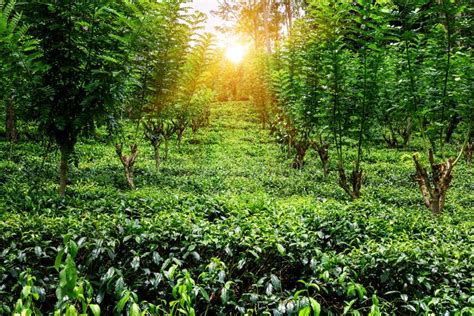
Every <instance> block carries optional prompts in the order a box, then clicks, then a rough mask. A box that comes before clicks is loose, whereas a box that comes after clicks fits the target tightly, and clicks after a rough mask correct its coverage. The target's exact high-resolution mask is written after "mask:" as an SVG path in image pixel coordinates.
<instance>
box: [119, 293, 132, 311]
mask: <svg viewBox="0 0 474 316" xmlns="http://www.w3.org/2000/svg"><path fill="white" fill-rule="evenodd" d="M129 299H130V294H129V293H128V292H127V293H126V294H125V295H124V296H123V297H122V298H121V299H120V301H119V302H118V304H117V311H118V312H119V313H120V312H122V311H123V309H124V307H125V304H127V302H128V300H129Z"/></svg>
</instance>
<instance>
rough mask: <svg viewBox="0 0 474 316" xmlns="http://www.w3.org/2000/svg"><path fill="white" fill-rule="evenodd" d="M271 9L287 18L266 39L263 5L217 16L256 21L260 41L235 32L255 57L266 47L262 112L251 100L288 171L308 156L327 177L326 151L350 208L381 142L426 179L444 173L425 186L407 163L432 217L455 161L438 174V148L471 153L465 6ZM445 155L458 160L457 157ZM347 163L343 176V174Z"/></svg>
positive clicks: (332, 4)
mask: <svg viewBox="0 0 474 316" xmlns="http://www.w3.org/2000/svg"><path fill="white" fill-rule="evenodd" d="M273 4H274V5H275V6H274V7H273V6H272V8H274V9H275V10H274V11H272V12H273V13H272V14H273V15H272V16H280V17H285V13H289V12H290V11H291V10H292V11H291V12H292V14H290V16H286V17H285V18H283V19H281V20H279V21H281V24H278V26H279V27H278V30H277V31H275V32H273V33H271V34H273V35H272V36H266V35H268V34H270V33H265V27H264V26H265V21H266V20H267V18H268V17H267V16H266V15H265V12H264V9H265V5H266V2H265V1H263V2H246V6H244V5H242V6H237V5H236V4H235V3H234V5H231V2H224V4H223V6H222V7H221V11H220V13H221V14H225V13H227V15H228V17H229V19H235V18H236V17H237V18H238V21H242V20H248V21H249V22H247V23H250V22H252V21H253V22H255V21H257V22H258V23H257V24H258V25H259V26H260V27H258V28H252V30H254V31H255V29H257V30H260V31H259V32H260V33H259V34H260V35H259V36H257V35H255V34H250V32H249V31H248V30H247V31H246V30H245V29H242V28H241V27H239V26H237V27H236V30H239V31H241V32H243V33H244V36H249V37H250V38H252V39H253V41H254V42H255V47H264V46H265V41H266V39H268V38H269V39H270V43H271V44H270V45H269V46H270V47H271V49H267V50H266V51H267V52H268V53H270V52H272V50H274V51H275V52H274V53H273V54H272V55H271V59H272V62H271V63H266V64H265V65H266V67H267V68H264V69H267V70H260V71H259V75H257V77H258V78H259V80H260V81H262V82H264V83H265V84H263V85H261V91H265V90H267V91H268V89H270V90H271V91H272V93H273V96H269V95H267V97H266V98H265V100H268V101H269V103H268V104H272V105H271V106H268V105H267V106H265V107H262V106H261V105H259V104H262V103H263V102H262V101H261V100H260V99H254V103H255V105H256V106H257V108H261V109H262V111H263V112H264V114H262V115H261V116H262V117H269V118H270V121H271V124H270V131H271V132H272V133H273V134H274V135H275V136H276V138H277V140H278V141H279V142H280V143H282V144H284V145H285V146H286V147H287V150H288V153H289V154H291V155H294V157H295V158H294V161H293V166H294V167H296V168H301V167H302V166H303V165H304V157H305V155H306V153H307V151H308V149H310V148H311V147H312V148H314V149H315V150H316V151H317V152H318V155H319V157H320V158H321V162H322V165H323V170H324V173H325V174H327V173H328V170H329V167H328V160H329V156H330V152H329V150H328V149H329V147H332V148H333V149H334V151H335V152H334V155H335V157H336V158H337V166H336V169H337V171H338V178H339V184H340V186H341V187H342V188H343V189H344V191H345V192H346V193H347V194H348V195H349V196H351V197H352V198H358V197H359V196H360V194H361V193H360V189H361V186H362V183H363V178H364V177H363V175H364V173H363V170H362V169H363V168H362V164H363V161H364V159H363V158H364V148H365V147H366V146H368V145H369V144H374V142H378V141H380V140H384V141H385V142H386V143H387V145H388V146H389V147H391V148H397V147H400V146H402V147H404V148H406V149H408V147H407V146H410V145H411V146H412V147H411V150H415V151H416V150H420V149H421V150H423V151H426V152H427V153H428V156H429V157H432V158H430V161H431V162H430V165H431V169H432V174H433V176H434V178H436V177H437V175H438V174H440V172H441V171H440V170H441V169H442V170H445V171H443V172H446V175H445V176H444V177H442V178H443V179H445V180H441V178H440V179H439V180H435V181H434V182H432V181H433V180H432V178H430V177H429V176H428V172H427V171H426V170H425V169H424V168H423V167H422V164H421V162H420V161H419V159H418V158H417V157H418V155H415V156H414V157H415V162H416V163H415V166H416V174H417V175H416V178H417V179H418V183H419V185H420V188H421V191H422V192H423V196H425V204H426V205H427V206H428V207H430V208H431V209H432V210H433V212H434V213H438V211H437V210H434V209H433V207H432V206H431V205H433V202H432V201H434V200H437V199H441V200H443V199H444V197H442V196H445V194H446V190H447V188H448V187H449V183H450V181H451V180H448V179H450V178H451V174H452V167H453V166H454V165H455V163H456V162H457V161H459V159H456V158H452V159H451V160H450V162H449V160H447V161H446V162H444V163H441V164H440V163H439V162H436V156H439V157H442V158H443V159H446V158H445V156H446V154H447V153H446V143H447V142H453V141H454V143H456V144H457V145H456V146H457V148H459V149H460V150H461V149H462V148H464V149H466V150H467V152H466V157H469V155H472V154H469V151H472V149H470V148H472V145H469V144H470V143H469V144H467V143H466V142H469V137H470V136H469V135H472V121H473V118H472V112H473V105H472V101H471V99H472V98H470V95H472V76H470V75H469V73H470V72H471V67H470V66H468V65H470V64H472V50H471V48H470V44H469V43H470V41H469V40H468V38H467V37H466V35H467V34H469V31H467V30H466V28H465V26H466V25H469V23H470V22H469V21H470V20H469V18H468V16H469V13H468V11H469V9H468V6H466V3H465V2H464V1H454V2H453V1H451V2H450V1H439V2H437V3H430V2H427V1H421V2H420V1H408V2H407V1H402V2H400V1H393V2H392V1H383V2H377V3H372V2H369V1H363V0H360V1H357V2H350V1H344V0H328V1H310V2H305V3H298V2H291V3H290V2H286V1H282V2H281V3H280V2H277V1H275V2H273ZM243 8H252V10H251V9H248V10H244V9H243ZM239 9H240V10H239ZM255 12H256V13H255ZM254 13H255V14H254ZM288 26H291V27H289V28H288V29H286V31H285V27H288ZM258 41H260V42H259V43H257V42H258ZM262 50H263V49H262V48H260V51H262ZM253 68H254V69H257V68H256V67H253ZM269 73H271V75H270V76H269V75H268V74H269ZM254 81H256V82H258V80H254ZM259 95H264V93H259ZM471 137H472V136H471ZM413 139H416V141H415V143H414V144H412V141H413ZM471 142H472V141H471ZM354 149H355V152H356V156H353V155H352V152H353V150H354ZM450 155H454V156H455V157H460V152H458V153H455V152H452V151H451V153H450ZM349 161H350V162H351V164H352V170H351V171H350V172H349V173H348V174H347V172H346V169H347V168H348V162H349ZM448 165H449V166H451V167H449V166H448ZM440 168H441V169H440ZM420 179H421V180H420ZM422 182H423V183H426V184H421V183H422ZM442 182H443V183H444V184H441V183H442ZM429 183H431V184H429ZM441 187H444V189H442V188H441ZM426 197H428V200H426ZM430 201H431V202H430ZM440 203H441V205H442V204H443V202H440ZM435 204H438V203H437V202H436V203H435ZM435 208H436V209H437V208H438V207H435ZM440 208H441V209H442V206H441V207H440Z"/></svg>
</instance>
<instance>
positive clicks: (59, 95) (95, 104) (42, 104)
mask: <svg viewBox="0 0 474 316" xmlns="http://www.w3.org/2000/svg"><path fill="white" fill-rule="evenodd" d="M123 6H124V3H123V2H121V1H118V2H117V1H111V0H98V1H87V0H83V1H70V0H58V1H47V0H32V1H30V2H28V4H27V5H24V6H23V9H24V12H25V14H26V15H27V21H28V22H29V23H30V25H31V31H32V34H33V35H34V36H35V37H36V38H38V39H39V40H40V48H41V51H42V53H43V55H42V57H41V62H42V63H44V64H45V65H47V67H48V68H49V70H48V72H45V73H44V74H42V76H41V79H40V87H39V89H38V90H37V94H36V95H35V97H34V98H33V102H32V108H31V111H30V113H31V114H32V115H33V116H34V117H36V119H37V121H38V123H39V126H40V129H41V130H42V131H44V132H45V133H46V135H47V136H49V137H50V138H51V139H52V140H53V141H54V142H55V143H56V144H57V145H58V147H59V151H60V153H61V159H60V172H59V192H60V195H61V196H62V197H64V196H65V190H66V184H67V177H68V168H69V160H70V158H71V155H72V153H73V151H74V147H75V145H76V143H77V141H78V137H79V136H80V135H81V134H84V133H88V132H90V131H92V130H93V129H94V128H95V127H96V126H97V125H98V124H100V123H102V122H104V121H105V120H106V119H107V117H108V115H110V114H112V113H114V112H115V111H116V109H117V104H118V103H120V101H121V96H122V92H123V91H122V88H123V83H124V77H125V76H126V75H127V73H126V72H125V71H124V70H125V69H124V67H123V63H122V61H123V60H125V59H126V55H127V52H125V51H123V50H121V49H120V48H121V47H123V46H121V45H120V41H119V39H118V38H117V37H116V36H120V35H122V34H123V33H126V32H128V30H127V28H126V27H125V26H124V25H123V23H121V21H120V18H119V14H118V12H119V11H120V9H121V8H122V7H123Z"/></svg>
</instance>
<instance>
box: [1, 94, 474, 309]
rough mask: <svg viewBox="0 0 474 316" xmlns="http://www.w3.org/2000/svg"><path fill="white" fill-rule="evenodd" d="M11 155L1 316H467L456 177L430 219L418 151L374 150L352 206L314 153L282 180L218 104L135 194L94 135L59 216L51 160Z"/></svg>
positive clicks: (48, 155)
mask: <svg viewBox="0 0 474 316" xmlns="http://www.w3.org/2000/svg"><path fill="white" fill-rule="evenodd" d="M130 128H132V127H130ZM10 146H11V145H10V143H8V142H6V141H2V142H1V143H0V152H1V153H2V159H3V160H2V161H0V219H1V220H0V314H1V315H9V314H11V313H12V312H13V311H14V310H15V306H17V308H18V306H19V304H20V305H21V306H22V307H27V309H29V310H30V311H33V313H36V314H39V312H41V313H42V314H44V315H48V314H49V313H51V314H52V313H54V311H55V310H67V311H70V310H72V309H71V308H65V307H68V306H82V310H83V311H87V313H89V314H91V315H98V314H100V313H101V314H102V315H122V314H123V315H125V314H127V315H140V314H141V313H142V314H145V315H149V314H152V315H169V314H172V315H244V314H245V315H311V314H321V315H339V314H348V315H367V314H370V315H382V314H388V315H392V314H397V315H415V314H423V315H473V313H474V287H473V280H474V279H473V271H474V265H473V263H474V221H473V220H474V218H473V215H474V181H473V179H474V168H473V167H472V165H471V166H470V165H467V164H465V163H464V162H460V163H459V165H458V166H456V169H455V171H454V179H453V182H452V184H451V187H450V190H449V192H448V197H447V201H446V207H445V210H444V212H443V214H442V215H440V216H438V217H436V216H433V215H432V214H431V212H430V211H429V210H428V209H426V208H425V206H424V205H423V202H422V199H421V195H420V192H419V189H418V187H417V185H416V182H415V181H414V179H413V176H414V172H415V169H414V166H413V160H412V156H411V155H412V153H413V151H414V150H416V148H408V149H406V150H390V149H387V148H386V146H385V145H384V144H383V143H382V142H380V144H378V143H377V142H376V141H373V142H372V144H371V145H370V147H369V148H368V149H367V158H366V162H365V163H364V165H363V168H364V170H365V173H366V176H365V178H364V185H363V189H362V197H361V198H360V199H358V200H355V201H351V200H350V199H349V198H348V197H347V195H346V194H345V193H344V191H343V190H342V189H341V188H340V187H339V185H338V180H337V174H336V173H335V172H331V173H330V175H329V177H327V178H326V177H324V176H323V173H322V169H321V167H320V162H319V159H317V154H316V153H315V152H312V153H311V154H310V156H309V157H307V159H306V160H307V164H306V165H305V167H304V168H303V169H301V170H295V169H293V168H291V161H292V159H291V158H292V157H290V158H287V156H286V152H285V150H282V149H281V148H280V147H279V146H278V145H277V144H276V143H275V142H274V140H273V139H272V137H271V136H269V134H268V131H266V130H262V129H261V128H260V125H259V121H258V118H257V114H256V113H255V112H254V110H253V108H252V106H251V104H250V103H247V102H227V103H215V104H213V106H212V114H211V125H210V126H209V127H207V128H204V129H201V130H200V131H199V132H198V133H197V134H196V135H193V134H192V133H191V132H189V133H188V134H187V135H186V137H185V139H184V141H183V144H182V146H181V147H180V148H178V147H177V146H175V144H174V143H173V144H172V146H171V151H170V155H169V158H168V159H167V160H166V161H164V162H163V164H162V166H161V170H160V171H157V170H156V168H155V162H154V160H153V153H152V148H151V147H150V145H149V143H148V142H147V141H146V140H144V139H143V140H140V141H139V145H138V150H139V156H138V159H137V163H136V166H135V168H136V169H135V184H136V187H137V189H136V190H129V189H128V188H127V186H126V182H125V179H124V176H123V168H122V166H121V163H120V161H119V159H118V158H117V157H116V154H115V149H114V146H113V143H111V142H110V141H108V139H107V133H106V132H105V131H104V130H99V131H98V133H97V135H95V136H94V137H91V138H90V139H85V140H82V142H80V143H79V144H78V146H77V150H76V155H77V156H78V157H77V158H79V159H77V161H79V162H80V163H78V164H75V166H73V167H72V168H71V170H70V172H71V177H70V178H71V179H70V181H71V183H70V184H69V186H68V192H67V195H66V198H65V199H64V200H63V199H61V198H60V197H59V196H58V194H57V161H58V159H59V158H58V157H59V156H58V153H57V152H56V151H54V150H52V149H51V148H49V149H47V150H46V151H45V148H46V146H44V144H40V143H39V142H35V141H30V142H28V141H22V142H20V143H19V144H17V145H15V146H14V147H10ZM354 152H355V149H354ZM335 164H336V162H335V161H331V162H330V168H331V169H332V170H335V168H336V165H335ZM21 306H20V307H21ZM20 309H21V308H20ZM60 314H61V313H59V312H58V313H57V315H60ZM66 315H68V314H66Z"/></svg>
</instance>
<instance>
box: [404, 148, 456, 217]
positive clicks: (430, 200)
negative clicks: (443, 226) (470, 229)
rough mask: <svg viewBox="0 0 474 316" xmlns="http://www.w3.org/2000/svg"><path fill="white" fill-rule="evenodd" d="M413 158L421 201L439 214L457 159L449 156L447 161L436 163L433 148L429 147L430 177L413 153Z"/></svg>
mask: <svg viewBox="0 0 474 316" xmlns="http://www.w3.org/2000/svg"><path fill="white" fill-rule="evenodd" d="M413 160H414V162H415V168H416V181H417V183H418V187H419V188H420V191H421V194H422V196H423V202H424V203H425V206H426V207H427V208H429V209H430V210H431V212H432V213H433V214H435V215H439V214H441V213H442V212H443V208H444V202H445V200H446V193H447V191H448V189H449V185H450V184H451V180H452V179H453V175H452V172H453V168H454V166H455V164H456V162H457V160H455V159H454V158H449V159H448V160H447V161H445V162H443V163H440V164H437V163H436V162H435V161H434V156H433V150H431V149H430V151H429V161H430V167H431V174H432V178H431V179H430V177H429V176H428V172H427V170H426V169H425V168H424V167H423V166H422V165H421V163H420V161H419V158H418V156H417V155H413Z"/></svg>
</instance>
